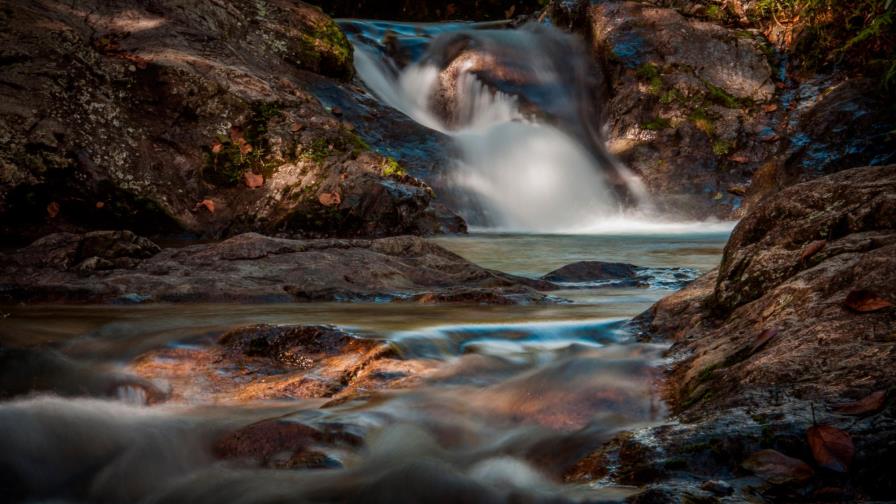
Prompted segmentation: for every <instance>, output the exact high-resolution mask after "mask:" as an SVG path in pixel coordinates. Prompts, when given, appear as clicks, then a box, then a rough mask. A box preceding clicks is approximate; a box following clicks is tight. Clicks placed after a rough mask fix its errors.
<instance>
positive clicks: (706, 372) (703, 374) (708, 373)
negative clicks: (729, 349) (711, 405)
mask: <svg viewBox="0 0 896 504" xmlns="http://www.w3.org/2000/svg"><path fill="white" fill-rule="evenodd" d="M721 367H722V365H721V364H713V365H711V366H707V367H705V368H703V369H701V370H700V373H698V374H697V382H698V383H703V382H705V381H707V380H709V379H710V378H712V374H713V373H715V371H716V370H717V369H720V368H721Z"/></svg>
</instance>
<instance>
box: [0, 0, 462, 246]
mask: <svg viewBox="0 0 896 504" xmlns="http://www.w3.org/2000/svg"><path fill="white" fill-rule="evenodd" d="M0 24H2V26H3V30H2V35H0V46H2V47H3V49H2V54H0V58H2V61H3V65H2V67H0V72H2V81H3V83H4V85H3V86H2V88H0V94H2V100H0V102H2V104H3V105H2V106H0V144H2V149H0V150H2V153H0V232H2V234H3V235H4V239H5V240H14V239H16V238H26V239H27V238H30V239H33V238H35V237H37V236H40V235H42V234H46V233H47V232H50V231H56V230H81V229H85V228H86V229H90V228H109V227H128V228H131V229H136V230H138V231H141V232H144V233H150V234H172V233H182V232H184V231H186V232H188V233H190V234H192V235H197V236H205V237H218V236H222V235H232V234H236V233H239V232H243V231H249V230H256V231H265V232H287V233H295V234H302V235H306V236H321V235H328V236H386V235H395V234H402V233H417V234H427V233H432V232H438V231H443V230H449V231H458V230H462V229H463V224H462V222H461V221H460V220H459V219H458V218H456V217H454V216H452V215H451V214H450V212H447V211H446V210H445V209H442V208H437V207H433V206H432V205H431V202H432V199H433V194H432V192H431V191H430V190H429V189H428V187H427V186H426V185H425V184H423V183H421V182H419V181H417V180H414V179H411V178H409V177H404V176H401V175H400V171H401V170H400V167H397V166H396V165H395V163H394V162H392V161H389V160H388V159H387V158H385V157H383V156H382V155H379V154H375V153H373V152H371V151H369V147H368V145H367V144H366V143H365V142H364V141H363V140H362V139H361V138H360V137H359V136H358V135H357V134H356V133H355V132H354V131H353V129H354V127H353V125H352V124H350V123H347V122H345V121H344V120H342V119H341V118H340V117H339V116H340V115H341V112H340V110H338V109H331V110H328V109H327V108H325V107H324V106H323V105H322V104H321V102H320V101H319V100H318V99H317V98H316V96H315V95H314V94H313V92H312V91H313V90H314V89H317V88H320V87H322V86H324V84H325V83H328V84H327V85H330V86H338V87H343V88H346V89H349V88H350V86H349V84H348V83H346V82H345V80H347V79H350V78H351V76H352V75H353V67H352V48H351V46H350V44H349V43H348V41H347V39H346V38H345V36H344V35H343V34H342V32H341V31H340V30H339V28H338V27H337V26H336V24H335V23H334V22H333V21H332V20H331V19H330V18H328V17H327V16H326V15H324V14H323V13H322V12H321V11H320V10H319V9H317V8H316V7H312V6H309V5H307V4H304V3H302V2H299V1H297V0H276V1H267V2H262V3H255V4H247V3H245V2H237V1H225V2H219V3H203V4H195V5H194V4H193V3H190V2H174V3H171V2H169V3H166V4H165V5H164V6H159V5H156V4H154V3H149V4H147V3H141V2H135V1H133V0H117V1H114V2H99V1H89V2H80V3H79V4H78V5H77V6H72V5H71V4H68V3H64V2H59V1H54V0H30V1H25V2H14V3H12V4H10V5H9V8H7V9H5V10H4V11H3V13H2V15H0ZM348 92H349V93H352V92H355V91H351V90H350V91H348Z"/></svg>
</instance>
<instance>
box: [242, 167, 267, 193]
mask: <svg viewBox="0 0 896 504" xmlns="http://www.w3.org/2000/svg"><path fill="white" fill-rule="evenodd" d="M243 182H244V183H245V184H246V187H248V188H249V189H255V188H256V187H261V186H263V185H264V176H262V175H259V174H257V173H252V172H251V171H247V172H246V173H244V174H243Z"/></svg>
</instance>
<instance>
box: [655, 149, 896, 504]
mask: <svg viewBox="0 0 896 504" xmlns="http://www.w3.org/2000/svg"><path fill="white" fill-rule="evenodd" d="M894 194H896V166H894V165H891V166H885V167H867V168H857V169H852V170H846V171H842V172H839V173H836V174H834V175H830V176H827V177H822V178H819V179H816V180H813V181H811V182H806V183H802V184H798V185H795V186H793V187H790V188H788V189H785V190H783V191H781V192H780V193H777V194H775V195H773V196H770V197H769V198H768V199H766V200H764V201H762V202H761V203H760V204H758V205H757V206H756V207H755V208H754V209H752V211H751V212H750V213H749V214H748V215H747V216H746V217H745V218H744V219H743V220H742V221H741V223H740V224H739V225H738V226H737V228H736V229H735V231H734V233H733V234H732V236H731V239H730V240H729V242H728V245H727V246H726V249H725V254H724V257H723V259H722V265H721V267H720V268H719V270H718V271H716V272H711V273H709V274H707V275H705V276H704V277H702V278H700V279H698V280H697V281H695V282H694V283H693V284H691V285H690V286H688V287H687V288H685V289H683V290H682V291H680V292H678V293H675V294H674V295H672V296H669V297H667V298H665V299H663V300H662V301H660V302H659V303H657V304H656V305H655V306H654V307H652V308H651V309H650V310H649V311H648V312H646V313H645V314H643V315H642V316H641V317H639V320H638V322H640V323H641V324H642V328H643V330H644V335H645V336H646V337H652V338H668V339H669V340H671V341H673V342H674V345H673V347H672V349H671V351H670V357H672V358H673V359H674V362H673V364H672V365H671V366H670V370H669V375H668V379H667V381H666V384H665V386H664V389H665V392H664V393H665V395H666V397H667V399H668V400H670V402H671V406H672V409H673V411H674V412H676V413H677V414H678V415H679V418H680V419H682V420H684V421H685V422H693V424H692V425H688V424H684V425H681V426H680V427H668V428H664V429H660V431H654V435H655V437H656V438H657V439H658V440H659V443H660V444H661V445H662V446H663V449H664V451H665V453H666V454H667V456H669V457H674V458H673V461H676V460H677V462H678V463H680V464H681V466H680V467H681V469H682V470H687V471H690V472H692V473H698V474H704V475H706V476H709V477H724V476H723V475H724V474H726V472H727V471H731V470H732V468H734V467H737V466H739V465H740V464H741V463H743V461H745V460H747V459H748V458H749V457H750V456H751V455H752V454H755V453H757V452H761V451H762V450H775V451H776V452H778V453H781V454H782V455H783V456H786V457H788V459H787V460H785V459H782V460H785V462H786V463H784V464H783V465H782V464H777V465H775V463H774V461H772V465H773V466H775V467H777V466H781V467H785V468H788V467H789V468H797V469H798V470H797V471H796V474H798V477H797V478H790V477H786V478H784V479H786V480H787V481H792V482H794V483H795V485H796V487H797V488H795V489H790V490H786V489H776V488H772V487H774V486H775V485H774V484H772V487H769V488H767V489H766V490H764V492H766V493H768V494H769V495H770V496H771V495H777V497H776V498H779V499H783V500H785V501H786V500H792V501H798V500H802V499H805V487H804V486H803V485H804V483H803V482H806V481H807V480H808V479H809V478H810V477H811V475H810V474H809V471H807V470H805V469H806V467H808V468H810V469H812V470H814V472H815V476H814V479H813V480H812V483H811V484H812V485H815V486H816V487H821V486H828V487H839V485H840V484H841V483H840V482H841V481H842V478H843V477H842V476H834V475H833V473H831V472H830V471H828V470H826V469H824V468H822V467H821V466H820V465H819V464H818V463H817V462H816V461H815V460H814V458H813V454H812V451H811V450H810V446H809V443H808V442H807V432H808V431H809V430H810V428H812V427H813V425H824V426H830V428H831V429H832V432H845V434H843V435H842V436H841V437H843V438H847V436H848V439H851V443H854V444H855V453H856V459H855V460H854V461H853V462H852V463H851V464H850V465H849V470H850V474H849V476H847V477H846V478H847V479H848V480H849V481H850V482H851V484H852V485H854V488H857V489H860V490H859V491H860V492H862V493H865V494H867V495H871V496H875V498H884V496H889V495H892V492H894V491H896V489H894V488H893V485H892V484H891V483H888V482H887V480H886V477H884V476H883V474H882V471H881V469H880V467H879V466H880V464H882V462H881V461H882V460H883V459H881V457H882V456H883V455H882V450H881V449H880V448H877V447H882V446H892V443H893V442H894V441H893V440H894V439H896V425H894V424H893V422H892V419H890V418H884V416H885V415H882V414H876V415H870V416H869V417H868V418H866V419H864V420H858V421H854V418H855V417H851V416H848V415H846V414H842V413H838V412H837V407H838V405H842V404H843V403H847V402H849V401H856V402H857V401H861V400H863V398H866V397H869V396H870V395H871V394H873V393H874V392H875V391H880V390H886V389H889V388H890V387H893V386H894V385H896V382H894V377H893V375H892V373H890V372H889V370H890V369H892V367H893V366H894V365H896V352H894V344H896V338H894V334H893V331H892V327H894V326H896V311H894V310H893V309H892V308H884V309H881V310H877V311H871V312H856V311H854V310H851V309H849V308H848V307H846V306H844V300H845V299H846V298H847V297H848V296H849V294H850V293H852V292H855V291H857V290H862V289H865V290H870V291H873V292H875V293H877V294H876V295H877V296H881V297H883V298H893V296H894V295H896V292H894V291H893V288H894V287H893V286H894V285H896V277H894V274H896V263H894V261H896V235H894V233H893V230H894V228H896V225H894V224H896V220H894V219H896V213H894V209H896V205H894V201H896V200H894V198H893V195H894ZM818 239H824V240H826V242H827V244H826V246H825V247H823V248H820V249H819V250H818V251H817V252H816V253H815V254H813V255H811V256H809V257H804V251H805V249H806V245H807V244H809V243H812V242H814V241H816V240H818ZM770 329H774V330H775V331H777V334H776V336H775V337H773V338H767V339H766V340H765V341H764V342H763V343H764V344H763V345H761V346H757V342H759V341H761V340H763V338H764V336H763V335H767V334H768V331H769V330H770ZM754 349H755V350H754ZM823 404H827V406H824V407H823V406H821V405H823ZM878 407H879V406H878V404H873V405H872V408H870V410H871V411H875V410H877V408H878ZM884 411H886V410H884ZM806 412H809V413H808V415H809V416H808V417H807V416H806V414H807V413H806ZM813 412H814V417H813ZM871 418H875V420H871ZM863 450H868V451H867V452H866V453H865V454H864V457H863V458H862V459H861V461H860V459H859V457H860V454H862V451H863ZM765 453H767V452H765ZM850 453H852V452H851V451H850ZM697 454H699V455H697ZM791 459H792V460H796V461H798V462H799V464H797V463H796V462H790V461H789V460H791ZM757 470H758V469H757ZM760 472H762V471H760ZM785 472H786V471H785ZM757 474H758V473H757ZM769 474H771V473H769ZM788 474H789V473H788ZM782 477H783V476H782ZM772 478H773V479H776V480H777V479H778V478H777V477H775V476H774V475H772ZM769 481H772V480H771V479H770V480H769ZM772 483H774V481H772Z"/></svg>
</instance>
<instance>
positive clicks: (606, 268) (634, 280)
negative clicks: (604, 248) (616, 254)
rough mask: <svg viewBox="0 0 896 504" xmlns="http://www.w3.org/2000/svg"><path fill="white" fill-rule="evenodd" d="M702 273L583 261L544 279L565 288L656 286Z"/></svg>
mask: <svg viewBox="0 0 896 504" xmlns="http://www.w3.org/2000/svg"><path fill="white" fill-rule="evenodd" d="M699 275H700V273H699V272H698V271H697V270H694V269H691V268H647V267H644V266H635V265H634V264H627V263H609V262H602V261H580V262H576V263H572V264H567V265H566V266H563V267H561V268H558V269H556V270H554V271H551V272H550V273H547V274H546V275H544V276H542V277H541V279H542V280H544V281H548V282H556V283H557V284H558V285H560V286H562V287H564V288H570V287H571V288H589V287H653V288H658V289H680V288H682V287H684V286H685V285H687V284H688V283H690V282H691V281H692V280H694V279H695V278H697V277H698V276H699Z"/></svg>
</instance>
